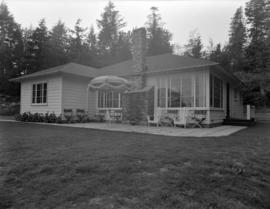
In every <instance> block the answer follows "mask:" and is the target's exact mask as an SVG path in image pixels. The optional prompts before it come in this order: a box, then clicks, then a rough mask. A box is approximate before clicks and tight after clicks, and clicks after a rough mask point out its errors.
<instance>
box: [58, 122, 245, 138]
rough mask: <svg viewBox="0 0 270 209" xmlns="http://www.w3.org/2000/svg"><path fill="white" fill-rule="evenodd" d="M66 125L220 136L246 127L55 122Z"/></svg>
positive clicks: (158, 133) (177, 134)
mask: <svg viewBox="0 0 270 209" xmlns="http://www.w3.org/2000/svg"><path fill="white" fill-rule="evenodd" d="M55 125H59V126H65V127H77V128H90V129H100V130H110V131H122V132H135V133H147V134H156V135H164V136H182V137H183V136H185V137H220V136H229V135H231V134H233V133H235V132H237V131H240V130H242V129H245V128H246V127H245V126H219V127H215V128H178V127H176V128H175V127H155V126H150V127H147V126H132V125H129V124H116V123H112V124H109V123H73V124H55Z"/></svg>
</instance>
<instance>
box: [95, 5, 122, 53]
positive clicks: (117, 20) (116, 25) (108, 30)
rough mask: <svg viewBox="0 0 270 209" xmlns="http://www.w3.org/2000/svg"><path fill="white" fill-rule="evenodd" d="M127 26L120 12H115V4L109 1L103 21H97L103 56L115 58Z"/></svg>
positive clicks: (102, 15) (102, 16)
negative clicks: (122, 33) (123, 31)
mask: <svg viewBox="0 0 270 209" xmlns="http://www.w3.org/2000/svg"><path fill="white" fill-rule="evenodd" d="M125 25H126V23H125V22H124V20H123V18H121V16H120V14H119V11H117V10H115V6H114V4H113V3H112V2H111V1H109V3H108V5H107V6H106V7H105V8H104V12H103V13H102V14H101V19H100V20H97V26H98V28H99V34H98V45H99V50H100V54H101V55H109V56H114V55H115V54H116V45H117V43H118V39H119V33H120V32H121V30H122V29H123V27H125Z"/></svg>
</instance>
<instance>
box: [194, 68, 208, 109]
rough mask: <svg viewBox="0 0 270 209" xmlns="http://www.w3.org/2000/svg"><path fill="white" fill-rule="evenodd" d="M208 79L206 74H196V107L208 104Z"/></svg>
mask: <svg viewBox="0 0 270 209" xmlns="http://www.w3.org/2000/svg"><path fill="white" fill-rule="evenodd" d="M205 92H206V81H205V76H204V74H202V73H198V74H196V76H195V95H196V97H195V98H196V100H195V104H196V107H205V106H206V99H205V95H206V93H205Z"/></svg>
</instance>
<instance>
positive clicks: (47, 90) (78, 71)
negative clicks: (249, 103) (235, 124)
mask: <svg viewBox="0 0 270 209" xmlns="http://www.w3.org/2000/svg"><path fill="white" fill-rule="evenodd" d="M145 46H146V38H145V30H144V29H142V28H140V29H137V30H135V31H134V34H133V40H132V54H133V59H130V60H127V61H124V62H120V63H117V64H113V65H110V66H106V67H103V68H100V69H96V68H93V67H89V66H84V65H80V64H76V63H68V64H65V65H61V66H57V67H53V68H50V69H46V70H42V71H39V72H35V73H32V74H28V75H23V76H21V77H18V78H15V79H12V81H16V82H20V83H21V109H20V112H21V113H23V112H32V113H36V112H38V113H46V112H54V113H55V114H57V115H59V114H63V112H64V110H65V109H72V110H74V111H75V110H76V109H84V110H85V111H86V112H87V114H89V115H94V114H95V113H97V112H98V111H102V110H107V109H110V110H118V111H121V110H122V108H123V106H122V105H123V104H122V102H121V100H122V98H121V97H122V94H121V93H119V92H114V91H112V92H108V91H106V92H104V91H93V90H91V89H89V88H88V84H89V82H90V81H91V79H93V78H95V77H98V76H104V75H113V76H119V77H123V78H125V79H127V80H129V81H130V82H131V83H132V86H133V87H132V88H133V89H132V90H131V91H138V90H140V89H145V88H146V89H147V88H149V87H152V88H153V89H154V90H153V94H154V95H153V98H154V101H153V104H152V106H153V109H154V112H155V111H156V110H157V109H159V110H160V109H162V110H163V111H164V112H166V113H167V114H168V115H170V114H177V112H181V110H182V109H185V110H187V109H188V110H202V111H205V112H206V120H205V121H204V123H205V124H220V123H222V122H223V120H224V119H225V118H239V119H241V118H244V113H243V111H244V107H243V104H242V103H243V100H242V96H241V93H240V91H239V86H240V84H241V82H240V81H239V80H238V79H237V78H236V77H235V76H234V75H233V74H232V73H229V72H227V71H225V70H224V69H222V68H221V67H220V66H219V64H218V63H216V62H212V61H208V60H204V59H195V58H191V57H185V56H178V55H173V54H161V55H156V56H145V54H146V47H145Z"/></svg>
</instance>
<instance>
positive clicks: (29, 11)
mask: <svg viewBox="0 0 270 209" xmlns="http://www.w3.org/2000/svg"><path fill="white" fill-rule="evenodd" d="M247 1H248V0H167V1H164V0H163V1H162V0H137V1H135V0H133V1H129V0H112V2H113V3H114V4H115V6H116V10H118V11H119V13H120V15H121V16H122V17H123V18H124V20H125V21H126V22H127V26H126V27H125V28H124V31H128V30H131V29H133V28H135V27H142V26H144V24H145V22H146V20H147V16H148V15H149V13H150V8H151V7H152V6H155V7H158V8H159V13H160V14H161V17H162V20H163V22H164V23H165V27H166V28H167V29H168V30H169V31H170V32H171V33H172V34H173V39H172V43H174V44H175V43H176V44H179V45H184V44H185V43H187V40H188V38H189V34H190V32H191V31H194V30H196V31H198V32H199V33H200V34H201V37H202V40H203V43H204V45H207V44H208V42H209V39H210V38H211V39H212V40H213V42H214V43H219V42H220V43H222V44H224V43H226V41H227V40H228V33H229V25H230V22H231V18H232V17H233V14H234V13H235V11H236V9H237V8H238V7H240V6H243V7H244V6H245V3H246V2H247ZM4 2H5V3H6V4H7V5H8V7H9V11H10V12H11V14H12V15H13V16H14V18H15V20H16V22H17V23H19V24H21V26H22V27H29V26H30V25H32V26H34V27H35V26H37V24H38V22H39V20H40V19H42V18H45V19H46V24H47V26H48V27H49V28H51V27H52V26H53V25H55V24H56V23H57V21H58V20H59V19H61V20H62V21H63V22H64V23H65V24H66V25H67V26H68V27H69V28H73V27H74V25H75V22H76V20H77V19H78V18H81V19H82V23H81V25H82V26H84V27H90V26H91V25H93V26H94V27H95V28H96V20H97V19H100V15H101V13H102V12H103V8H104V7H105V6H106V5H107V3H108V0H4Z"/></svg>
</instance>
